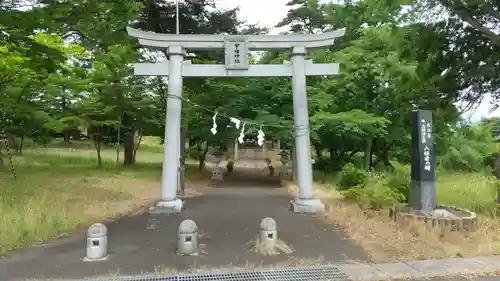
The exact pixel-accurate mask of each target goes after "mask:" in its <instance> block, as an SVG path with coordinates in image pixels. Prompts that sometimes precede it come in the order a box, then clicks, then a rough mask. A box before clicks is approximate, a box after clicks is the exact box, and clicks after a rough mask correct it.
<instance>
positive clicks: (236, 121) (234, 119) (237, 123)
mask: <svg viewBox="0 0 500 281" xmlns="http://www.w3.org/2000/svg"><path fill="white" fill-rule="evenodd" d="M229 121H231V122H232V123H234V125H235V126H236V129H239V128H240V123H241V121H240V120H239V119H236V118H234V117H231V118H230V119H229Z"/></svg>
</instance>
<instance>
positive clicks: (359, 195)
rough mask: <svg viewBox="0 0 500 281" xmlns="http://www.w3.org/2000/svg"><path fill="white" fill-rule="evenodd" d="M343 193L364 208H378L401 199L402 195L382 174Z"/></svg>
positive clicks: (390, 204)
mask: <svg viewBox="0 0 500 281" xmlns="http://www.w3.org/2000/svg"><path fill="white" fill-rule="evenodd" d="M342 193H343V195H344V196H346V197H348V198H354V199H356V200H357V201H358V203H359V204H360V205H361V206H362V207H363V208H364V209H372V210H380V209H382V208H384V207H388V206H392V205H394V204H396V203H398V202H401V201H403V200H404V199H405V198H404V195H403V194H401V193H400V192H399V191H397V190H396V189H393V188H391V187H390V186H389V184H388V183H387V179H386V178H384V177H383V176H380V177H372V178H370V179H369V180H368V182H367V184H365V185H358V186H356V187H353V188H350V189H348V190H344V191H343V192H342Z"/></svg>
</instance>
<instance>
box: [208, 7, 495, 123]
mask: <svg viewBox="0 0 500 281" xmlns="http://www.w3.org/2000/svg"><path fill="white" fill-rule="evenodd" d="M215 1H216V5H217V7H220V8H235V7H238V6H239V7H240V11H239V13H238V16H239V18H240V19H241V20H244V21H247V22H248V23H252V24H256V23H258V24H259V25H261V26H266V27H268V28H270V29H271V34H279V32H280V31H283V30H285V29H284V28H281V29H277V28H274V26H275V25H276V24H278V22H280V21H281V19H283V18H284V17H285V16H286V15H287V12H288V9H289V8H288V7H286V3H287V2H288V1H289V0H252V1H250V0H215ZM491 108H492V105H491V98H490V97H489V96H485V97H484V99H483V101H482V102H481V104H480V105H479V106H478V107H477V108H476V109H475V110H473V111H471V112H467V113H465V114H464V116H463V117H464V118H467V119H469V120H470V121H471V122H477V121H479V120H481V118H482V117H493V116H495V117H500V109H499V110H496V111H495V112H490V110H491Z"/></svg>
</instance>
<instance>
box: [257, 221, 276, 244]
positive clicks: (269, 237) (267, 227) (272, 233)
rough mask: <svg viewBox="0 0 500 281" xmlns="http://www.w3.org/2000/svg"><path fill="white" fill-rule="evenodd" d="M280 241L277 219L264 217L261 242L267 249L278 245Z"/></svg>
mask: <svg viewBox="0 0 500 281" xmlns="http://www.w3.org/2000/svg"><path fill="white" fill-rule="evenodd" d="M277 241H278V229H277V226H276V221H275V220H274V219H273V218H269V217H267V218H263V219H262V221H261V222H260V243H262V245H263V246H264V247H265V248H266V249H272V248H274V247H276V242H277Z"/></svg>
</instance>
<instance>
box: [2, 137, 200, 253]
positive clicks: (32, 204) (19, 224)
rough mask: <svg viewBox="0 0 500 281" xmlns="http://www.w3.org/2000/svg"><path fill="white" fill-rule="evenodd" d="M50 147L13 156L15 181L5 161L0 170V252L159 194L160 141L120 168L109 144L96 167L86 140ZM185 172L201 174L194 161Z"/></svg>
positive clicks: (192, 176)
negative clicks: (131, 165)
mask: <svg viewBox="0 0 500 281" xmlns="http://www.w3.org/2000/svg"><path fill="white" fill-rule="evenodd" d="M52 145H54V147H38V148H36V147H33V146H31V147H30V146H28V147H26V149H25V150H24V152H23V155H22V156H14V163H15V167H16V174H17V179H16V180H14V178H13V176H12V174H11V171H10V165H8V161H6V166H5V168H4V169H1V170H0V213H1V214H2V216H1V217H0V255H3V254H5V253H7V252H8V251H10V250H12V249H16V248H20V247H26V246H30V245H32V244H36V243H39V242H42V241H45V240H47V239H50V238H53V237H55V236H58V235H60V234H61V233H65V232H69V231H72V230H74V229H77V228H79V227H83V226H87V225H89V224H91V223H94V222H98V221H101V220H103V219H105V218H109V217H115V216H119V215H123V214H126V213H129V212H131V211H137V210H139V209H140V208H141V206H144V205H146V204H149V203H150V202H151V201H152V200H154V199H156V198H157V196H158V194H159V187H160V179H161V161H162V149H161V147H160V146H159V144H158V145H156V144H155V143H153V144H147V143H145V144H144V145H143V146H142V147H141V148H140V149H139V151H138V152H137V164H136V165H135V166H134V167H131V168H124V167H120V171H119V172H118V171H117V165H116V163H115V160H116V152H115V150H114V148H105V149H103V152H102V155H103V162H104V163H103V167H101V168H99V167H98V166H97V157H96V153H95V149H94V148H93V145H92V144H91V143H89V142H73V143H72V144H70V145H67V144H61V143H56V144H52ZM120 158H122V155H120ZM5 160H7V159H5ZM120 161H123V160H120ZM188 164H189V163H188ZM186 174H187V176H188V177H189V179H191V180H193V181H194V180H197V179H199V177H200V173H199V172H198V171H197V167H196V166H195V165H188V166H187V169H186Z"/></svg>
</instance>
